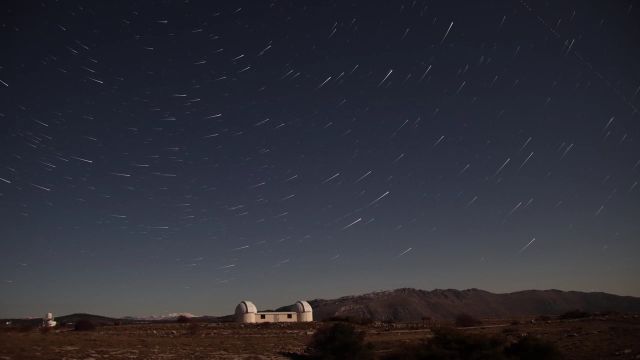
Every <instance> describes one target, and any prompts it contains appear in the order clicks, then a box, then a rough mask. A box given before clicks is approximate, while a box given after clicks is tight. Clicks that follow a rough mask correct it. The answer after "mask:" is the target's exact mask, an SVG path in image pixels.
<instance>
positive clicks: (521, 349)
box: [504, 336, 562, 360]
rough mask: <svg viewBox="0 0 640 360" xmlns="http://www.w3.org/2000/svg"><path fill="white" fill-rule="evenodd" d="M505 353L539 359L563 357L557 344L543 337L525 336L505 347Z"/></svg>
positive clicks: (530, 359) (522, 357)
mask: <svg viewBox="0 0 640 360" xmlns="http://www.w3.org/2000/svg"><path fill="white" fill-rule="evenodd" d="M504 353H505V355H507V356H508V357H509V358H512V359H520V360H537V359H547V360H556V359H562V354H561V353H560V350H558V348H557V347H556V345H555V344H553V343H549V342H545V341H543V340H541V339H538V338H535V337H531V336H525V337H523V338H521V339H520V340H518V341H517V342H515V343H513V344H511V345H509V346H508V347H507V348H505V349H504Z"/></svg>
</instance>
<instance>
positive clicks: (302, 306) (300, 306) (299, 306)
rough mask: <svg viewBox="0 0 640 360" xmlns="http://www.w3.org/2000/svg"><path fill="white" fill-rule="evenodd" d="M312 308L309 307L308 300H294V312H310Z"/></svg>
mask: <svg viewBox="0 0 640 360" xmlns="http://www.w3.org/2000/svg"><path fill="white" fill-rule="evenodd" d="M312 311H313V310H312V309H311V305H309V303H308V302H306V301H304V300H299V301H297V302H296V312H297V313H303V312H312Z"/></svg>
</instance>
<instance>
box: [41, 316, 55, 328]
mask: <svg viewBox="0 0 640 360" xmlns="http://www.w3.org/2000/svg"><path fill="white" fill-rule="evenodd" d="M56 324H57V322H56V321H55V320H53V314H52V313H47V315H45V316H44V318H42V327H45V328H52V327H55V326H56Z"/></svg>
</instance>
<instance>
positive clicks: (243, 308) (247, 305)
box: [236, 300, 258, 314]
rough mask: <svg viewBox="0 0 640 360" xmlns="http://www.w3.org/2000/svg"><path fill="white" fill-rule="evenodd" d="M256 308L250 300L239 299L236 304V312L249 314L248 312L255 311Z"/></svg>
mask: <svg viewBox="0 0 640 360" xmlns="http://www.w3.org/2000/svg"><path fill="white" fill-rule="evenodd" d="M257 312H258V309H257V308H256V306H255V305H253V303H252V302H251V301H247V300H245V301H241V302H240V304H238V306H236V314H249V313H254V314H255V313H257Z"/></svg>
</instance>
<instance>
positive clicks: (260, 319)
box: [235, 300, 313, 324]
mask: <svg viewBox="0 0 640 360" xmlns="http://www.w3.org/2000/svg"><path fill="white" fill-rule="evenodd" d="M294 309H295V311H262V312H259V311H258V308H256V306H255V305H254V304H253V303H252V302H251V301H241V302H240V304H238V306H236V313H235V314H236V321H237V322H240V323H245V324H255V323H277V322H310V321H313V309H311V305H309V303H308V302H306V301H303V300H300V301H298V302H296V303H295V305H294Z"/></svg>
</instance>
